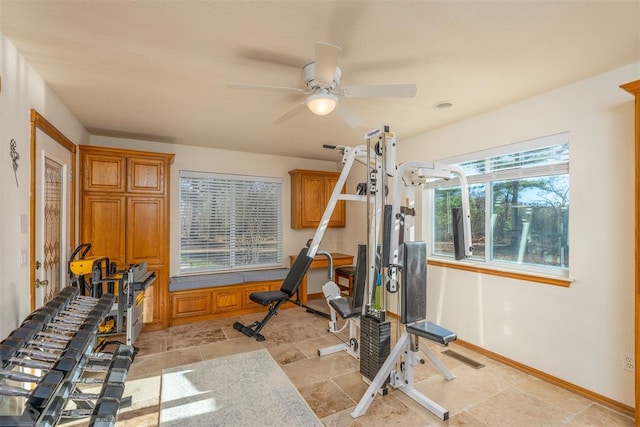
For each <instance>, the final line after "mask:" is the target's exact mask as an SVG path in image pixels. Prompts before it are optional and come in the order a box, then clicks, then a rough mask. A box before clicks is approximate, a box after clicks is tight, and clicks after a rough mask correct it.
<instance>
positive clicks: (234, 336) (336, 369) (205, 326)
mask: <svg viewBox="0 0 640 427" xmlns="http://www.w3.org/2000/svg"><path fill="white" fill-rule="evenodd" d="M310 305H316V306H318V307H321V308H322V309H323V310H324V311H326V305H325V303H324V300H314V301H312V302H310ZM263 315H264V313H257V314H253V315H247V316H242V317H230V318H224V319H217V320H210V321H205V322H199V323H193V324H189V325H183V326H173V327H171V328H168V329H166V330H162V331H155V332H145V333H142V334H141V335H140V337H139V338H138V341H137V342H136V346H137V347H139V349H140V351H139V353H138V356H137V357H136V359H135V361H134V363H133V365H132V366H131V369H130V371H129V378H128V380H127V388H126V391H125V394H126V395H132V396H133V405H132V406H131V407H129V408H123V409H122V410H121V413H120V415H119V418H118V425H119V426H120V425H122V426H136V427H138V426H155V425H157V424H158V409H159V395H160V376H161V374H162V370H163V369H165V368H169V367H174V366H180V365H184V364H188V363H193V362H198V361H202V360H206V359H210V358H215V357H220V356H225V355H229V354H234V353H241V352H245V351H251V350H255V349H260V348H266V349H267V350H268V351H269V352H270V353H271V355H272V356H273V358H274V359H275V360H276V361H277V362H278V363H279V364H280V365H281V367H282V369H283V370H284V372H285V373H286V374H287V375H288V376H289V378H290V380H291V381H292V383H293V384H294V385H295V386H296V387H297V388H298V390H299V391H300V393H301V394H302V396H303V397H304V398H305V400H306V401H307V403H308V404H309V406H310V407H311V408H312V409H313V411H314V412H315V413H316V415H317V416H318V418H320V419H321V420H322V422H323V423H324V424H325V425H327V426H364V425H366V426H378V425H380V426H382V425H385V426H387V425H402V426H409V425H410V426H418V425H423V426H440V425H449V426H509V427H514V426H556V425H567V426H633V425H634V420H633V419H631V418H629V417H627V416H625V415H623V414H620V413H617V412H614V411H612V410H610V409H607V408H605V407H603V406H601V405H599V404H597V403H595V402H593V401H590V400H588V399H585V398H583V397H581V396H578V395H576V394H573V393H571V392H569V391H566V390H564V389H562V388H558V387H556V386H553V385H551V384H549V383H546V382H544V381H541V380H539V379H537V378H534V377H531V376H528V375H526V374H524V373H522V372H520V371H518V370H515V369H513V368H510V367H507V366H505V365H503V364H501V363H499V362H496V361H493V360H491V359H488V358H486V357H484V356H482V355H479V354H476V353H474V352H472V351H470V350H468V349H466V348H463V347H461V346H459V345H456V344H455V343H453V344H451V345H450V346H449V348H450V349H452V350H454V351H456V352H457V353H461V354H463V355H465V356H467V357H469V358H471V359H473V360H475V361H478V362H480V363H483V364H484V365H485V367H483V368H480V369H473V368H471V367H470V366H468V365H466V364H463V363H461V362H459V361H457V360H455V359H453V358H451V357H448V356H446V355H440V356H439V357H440V359H441V360H442V361H443V362H444V363H445V365H446V366H447V367H448V368H449V369H450V370H451V372H453V373H454V375H455V376H456V378H455V379H454V380H452V381H446V380H444V379H443V378H442V376H441V375H440V374H439V372H438V371H437V370H436V369H435V367H434V366H433V365H431V364H430V363H429V362H428V361H427V363H425V364H424V365H420V366H419V367H418V368H417V371H416V388H417V389H418V390H419V391H421V392H422V393H423V394H425V395H426V396H428V397H430V398H431V399H433V400H434V401H436V402H438V403H439V404H441V405H442V406H444V407H445V408H447V409H448V410H449V412H450V419H449V420H448V421H447V422H443V421H441V420H440V419H438V418H437V417H436V416H435V415H433V414H431V413H430V412H429V411H427V410H426V409H424V408H422V407H421V406H419V405H418V404H416V403H415V402H414V401H413V400H411V399H409V398H408V397H407V396H406V395H404V394H403V393H401V392H399V391H398V390H394V389H393V388H390V391H389V393H388V394H387V395H386V396H380V395H378V397H376V399H375V400H374V402H373V403H372V404H371V406H370V408H369V410H368V411H367V413H366V414H365V415H364V416H363V417H360V418H357V419H353V418H351V416H350V413H351V412H352V410H353V409H354V407H355V406H356V404H357V403H358V401H359V400H360V397H361V396H362V394H363V393H364V391H365V390H366V388H367V385H366V384H365V383H364V382H363V381H362V377H361V375H360V373H359V365H358V362H357V361H356V360H355V359H354V358H352V357H351V356H349V355H348V354H347V353H345V352H340V353H336V354H332V355H328V356H323V357H319V356H318V354H317V350H318V348H321V347H325V346H328V345H333V344H337V343H339V342H340V341H339V340H338V338H336V337H335V336H333V335H330V334H328V333H327V320H326V319H324V318H322V317H319V316H316V315H313V314H310V313H307V312H306V311H305V310H304V309H303V308H290V309H285V310H280V311H279V313H278V315H277V316H276V317H274V318H272V319H271V321H270V322H269V324H268V325H267V326H266V327H265V329H263V333H264V335H265V336H266V340H265V341H264V342H257V341H255V339H252V338H248V337H246V336H244V335H242V334H241V333H239V332H238V331H236V330H234V329H233V327H232V325H233V323H234V322H235V321H242V322H243V323H245V324H246V323H251V322H253V321H254V320H256V319H259V318H262V316H263ZM392 330H394V328H392ZM394 332H395V333H397V331H395V330H394ZM430 348H431V349H432V350H433V351H434V352H436V354H439V353H440V352H441V351H442V350H444V349H443V348H442V347H438V346H437V345H432V346H431V344H430ZM252 398H258V397H256V396H247V399H252ZM266 423H268V420H266Z"/></svg>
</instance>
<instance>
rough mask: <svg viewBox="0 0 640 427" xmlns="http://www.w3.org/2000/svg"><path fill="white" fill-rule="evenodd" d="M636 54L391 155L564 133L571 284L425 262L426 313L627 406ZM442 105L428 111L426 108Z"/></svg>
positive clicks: (438, 152) (433, 154)
mask: <svg viewBox="0 0 640 427" xmlns="http://www.w3.org/2000/svg"><path fill="white" fill-rule="evenodd" d="M638 78H640V63H637V64H632V65H629V66H626V67H623V68H620V69H617V70H614V71H611V72H608V73H605V74H602V75H599V76H596V77H593V78H590V79H588V80H584V81H581V82H577V83H575V84H572V85H570V86H567V87H564V88H560V89H557V90H554V91H551V92H548V93H545V94H541V95H539V96H536V97H534V98H531V99H528V100H525V101H522V102H519V103H516V104H513V105H511V106H508V107H505V108H501V109H499V110H495V111H492V112H489V113H486V114H483V115H480V116H477V117H475V118H472V119H469V120H466V121H463V122H459V123H456V124H454V125H452V126H448V127H445V128H441V129H438V130H435V131H433V132H429V133H426V134H424V135H421V136H419V137H416V138H411V139H407V140H402V136H401V135H400V136H399V138H398V141H399V144H398V146H399V148H398V159H399V161H406V160H409V159H420V160H427V161H428V160H439V159H443V158H446V157H450V156H455V155H460V154H465V153H470V152H474V151H479V150H483V149H487V148H491V147H495V146H500V145H505V144H509V143H514V142H518V141H524V140H527V139H531V138H535V137H540V136H545V135H551V134H555V133H559V132H565V131H568V132H569V144H570V162H571V164H570V189H571V190H570V191H571V208H570V257H571V258H570V276H571V278H572V279H574V282H573V283H572V284H571V287H569V288H561V287H555V286H550V285H541V284H536V283H530V282H526V281H521V280H513V279H507V278H498V277H494V276H488V275H482V274H478V273H471V272H464V271H459V270H452V269H447V268H442V267H429V269H428V318H429V319H430V320H434V321H436V322H438V323H440V324H441V325H443V326H445V327H447V328H449V329H451V330H453V331H455V332H456V333H457V334H458V336H459V337H460V338H461V339H463V340H465V341H468V342H471V343H473V344H476V345H478V346H481V347H483V348H486V349H488V350H490V351H493V352H495V353H498V354H500V355H503V356H505V357H507V358H510V359H513V360H515V361H518V362H520V363H523V364H525V365H528V366H530V367H533V368H535V369H538V370H541V371H543V372H546V373H548V374H550V375H553V376H555V377H558V378H561V379H563V380H566V381H568V382H570V383H573V384H575V385H578V386H581V387H584V388H586V389H588V390H591V391H593V392H596V393H598V394H601V395H604V396H606V397H609V398H611V399H614V400H616V401H619V402H622V403H624V404H626V405H629V406H634V374H633V373H632V372H628V371H625V370H623V369H622V368H621V361H622V353H623V352H625V351H627V352H633V349H634V330H633V325H634V299H633V295H634V293H633V281H634V259H633V253H634V241H633V229H634V219H633V214H634V206H633V200H634V175H633V173H634V172H633V171H634V166H633V153H634V151H633V141H634V139H633V135H634V134H633V129H634V122H633V114H634V113H633V99H632V97H631V96H630V95H629V94H627V93H626V92H625V91H623V90H621V89H620V88H619V85H621V84H624V83H627V82H630V81H633V80H637V79H638ZM442 113H444V114H446V112H438V111H432V112H431V113H430V114H442Z"/></svg>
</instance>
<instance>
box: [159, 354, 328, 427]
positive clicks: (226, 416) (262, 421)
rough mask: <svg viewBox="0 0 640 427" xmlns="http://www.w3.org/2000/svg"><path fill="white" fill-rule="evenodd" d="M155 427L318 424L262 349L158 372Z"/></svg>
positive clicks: (293, 388)
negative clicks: (158, 389) (160, 374)
mask: <svg viewBox="0 0 640 427" xmlns="http://www.w3.org/2000/svg"><path fill="white" fill-rule="evenodd" d="M160 425H161V426H165V427H168V426H181V427H186V426H321V425H322V423H321V422H320V420H319V419H318V417H317V416H316V415H315V414H314V413H313V411H312V410H311V408H309V405H308V404H307V402H305V400H304V399H303V398H302V396H301V395H300V393H299V392H298V390H297V389H296V388H295V386H294V385H293V384H292V383H291V381H290V380H289V378H288V377H287V375H286V374H285V373H284V371H282V369H281V368H280V366H279V365H278V363H277V362H276V361H275V360H273V357H271V355H270V354H269V352H268V351H267V350H265V349H262V350H256V351H251V352H247V353H240V354H234V355H232V356H226V357H219V358H217V359H211V360H205V361H203V362H197V363H192V364H189V365H184V366H178V367H175V368H170V369H165V370H164V371H162V384H161V391H160Z"/></svg>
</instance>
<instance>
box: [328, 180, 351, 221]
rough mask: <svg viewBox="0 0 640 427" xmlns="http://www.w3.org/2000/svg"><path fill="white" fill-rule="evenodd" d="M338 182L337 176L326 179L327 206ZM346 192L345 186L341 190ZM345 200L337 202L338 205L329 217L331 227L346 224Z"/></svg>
mask: <svg viewBox="0 0 640 427" xmlns="http://www.w3.org/2000/svg"><path fill="white" fill-rule="evenodd" d="M337 182H338V177H337V176H335V177H334V176H328V177H326V178H325V179H324V194H325V196H326V198H325V203H324V204H325V206H326V205H327V204H328V203H329V199H330V198H331V194H333V189H334V188H335V186H336V183H337ZM341 192H342V193H344V188H343V189H342V191H341ZM345 217H346V215H345V201H344V200H338V202H337V203H336V207H335V209H334V210H333V213H332V214H331V218H330V219H329V225H328V226H329V227H344V226H345Z"/></svg>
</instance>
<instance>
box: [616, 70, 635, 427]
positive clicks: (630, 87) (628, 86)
mask: <svg viewBox="0 0 640 427" xmlns="http://www.w3.org/2000/svg"><path fill="white" fill-rule="evenodd" d="M620 87H621V88H622V89H624V90H626V91H627V92H629V93H630V94H631V95H633V96H634V115H633V117H634V119H633V121H634V128H635V129H634V131H635V133H634V135H635V136H634V140H635V142H634V179H635V189H634V202H633V204H634V217H635V219H634V223H635V225H634V229H635V232H634V235H635V237H634V239H635V245H634V246H635V248H634V259H635V262H634V264H635V276H634V289H633V293H634V299H635V310H634V311H635V319H634V323H635V327H634V331H635V334H634V337H635V345H634V347H635V349H634V359H635V365H636V366H635V371H636V372H635V384H634V385H635V415H636V416H635V418H636V425H640V369H638V362H639V361H640V80H635V81H632V82H629V83H626V84H623V85H620Z"/></svg>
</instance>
